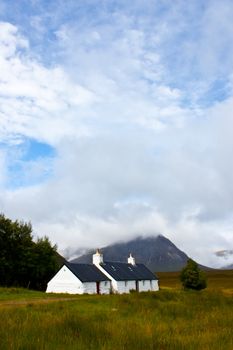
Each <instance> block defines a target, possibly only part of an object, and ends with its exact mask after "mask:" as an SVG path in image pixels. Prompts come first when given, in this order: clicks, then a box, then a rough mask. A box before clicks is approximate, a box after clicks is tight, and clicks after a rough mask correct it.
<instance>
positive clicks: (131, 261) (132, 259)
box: [128, 253, 136, 265]
mask: <svg viewBox="0 0 233 350" xmlns="http://www.w3.org/2000/svg"><path fill="white" fill-rule="evenodd" d="M128 264H131V265H135V264H136V263H135V258H134V257H132V254H131V253H130V255H129V257H128Z"/></svg>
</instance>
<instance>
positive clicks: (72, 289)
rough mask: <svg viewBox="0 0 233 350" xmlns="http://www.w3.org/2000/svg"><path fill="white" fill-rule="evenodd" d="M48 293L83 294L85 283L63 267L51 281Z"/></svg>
mask: <svg viewBox="0 0 233 350" xmlns="http://www.w3.org/2000/svg"><path fill="white" fill-rule="evenodd" d="M46 293H69V294H83V283H82V282H81V281H80V280H79V279H78V278H77V277H76V276H75V275H74V274H73V273H72V272H71V271H70V270H69V269H68V268H67V267H66V266H63V267H62V268H61V269H60V270H59V271H58V272H57V274H56V275H55V276H54V277H53V278H52V279H51V280H50V281H49V283H48V285H47V290H46Z"/></svg>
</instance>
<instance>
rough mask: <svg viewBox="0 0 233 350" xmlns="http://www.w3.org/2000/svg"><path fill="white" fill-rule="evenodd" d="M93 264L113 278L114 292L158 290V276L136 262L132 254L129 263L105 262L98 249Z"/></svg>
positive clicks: (112, 286)
mask: <svg viewBox="0 0 233 350" xmlns="http://www.w3.org/2000/svg"><path fill="white" fill-rule="evenodd" d="M93 264H94V265H95V266H96V267H98V269H99V270H100V271H101V272H103V274H105V276H107V277H108V278H109V279H110V280H111V290H112V292H113V293H119V294H122V293H129V292H130V291H131V290H135V291H137V292H147V291H158V290H159V285H158V278H157V277H156V276H155V275H154V274H153V273H152V272H151V271H150V270H149V269H148V268H147V267H146V266H145V265H144V264H136V262H135V259H134V258H133V257H132V255H131V254H130V256H129V258H128V263H122V262H104V260H103V254H101V253H100V252H99V251H98V250H97V252H96V254H94V255H93Z"/></svg>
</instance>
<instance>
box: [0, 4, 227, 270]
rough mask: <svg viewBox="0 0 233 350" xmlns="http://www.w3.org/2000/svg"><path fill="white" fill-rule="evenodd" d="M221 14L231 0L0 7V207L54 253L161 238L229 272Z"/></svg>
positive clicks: (223, 20) (224, 45) (224, 29)
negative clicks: (54, 248)
mask: <svg viewBox="0 0 233 350" xmlns="http://www.w3.org/2000/svg"><path fill="white" fill-rule="evenodd" d="M232 18H233V2H232V0H222V1H218V0H216V1H215V0H190V1H188V2H187V1H185V0H177V1H174V0H170V1H169V0H166V1H165V0H147V1H144V0H143V1H142V0H134V1H129V0H118V1H114V0H66V1H61V0H56V1H55V0H46V1H43V0H20V1H15V0H0V169H1V171H0V212H2V213H4V214H5V215H6V216H8V217H10V218H11V219H19V220H24V221H27V222H28V221H30V222H31V223H32V225H33V229H34V235H35V237H36V236H39V237H41V236H44V235H47V236H48V237H49V238H50V240H51V241H52V243H53V244H55V243H56V244H57V245H58V250H59V251H60V252H62V253H65V254H72V253H73V252H74V251H75V250H77V249H80V248H83V247H88V248H95V247H102V246H105V245H107V244H110V243H114V242H117V241H119V240H121V241H122V240H128V239H131V238H134V237H136V236H138V235H142V236H148V235H152V236H156V235H158V234H163V235H164V236H166V237H167V238H169V239H170V240H172V242H173V243H175V244H176V245H177V246H178V247H179V248H180V249H182V250H183V251H185V252H186V253H187V254H188V255H189V256H190V257H192V258H193V259H195V260H197V261H198V262H200V263H202V264H206V265H209V266H213V267H219V266H224V265H227V264H230V263H233V254H231V252H232V249H233V181H232V179H233V161H232V155H233V137H232V133H233V22H232ZM219 251H220V252H221V251H224V254H221V253H220V254H219V253H217V254H216V252H219ZM228 253H229V254H228Z"/></svg>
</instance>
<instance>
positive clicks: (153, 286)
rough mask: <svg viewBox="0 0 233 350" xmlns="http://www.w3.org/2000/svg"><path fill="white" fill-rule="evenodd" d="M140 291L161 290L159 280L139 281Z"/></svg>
mask: <svg viewBox="0 0 233 350" xmlns="http://www.w3.org/2000/svg"><path fill="white" fill-rule="evenodd" d="M138 287H139V292H148V291H157V290H159V286H158V281H156V280H152V281H149V280H144V281H143V280H142V281H139V285H138Z"/></svg>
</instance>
